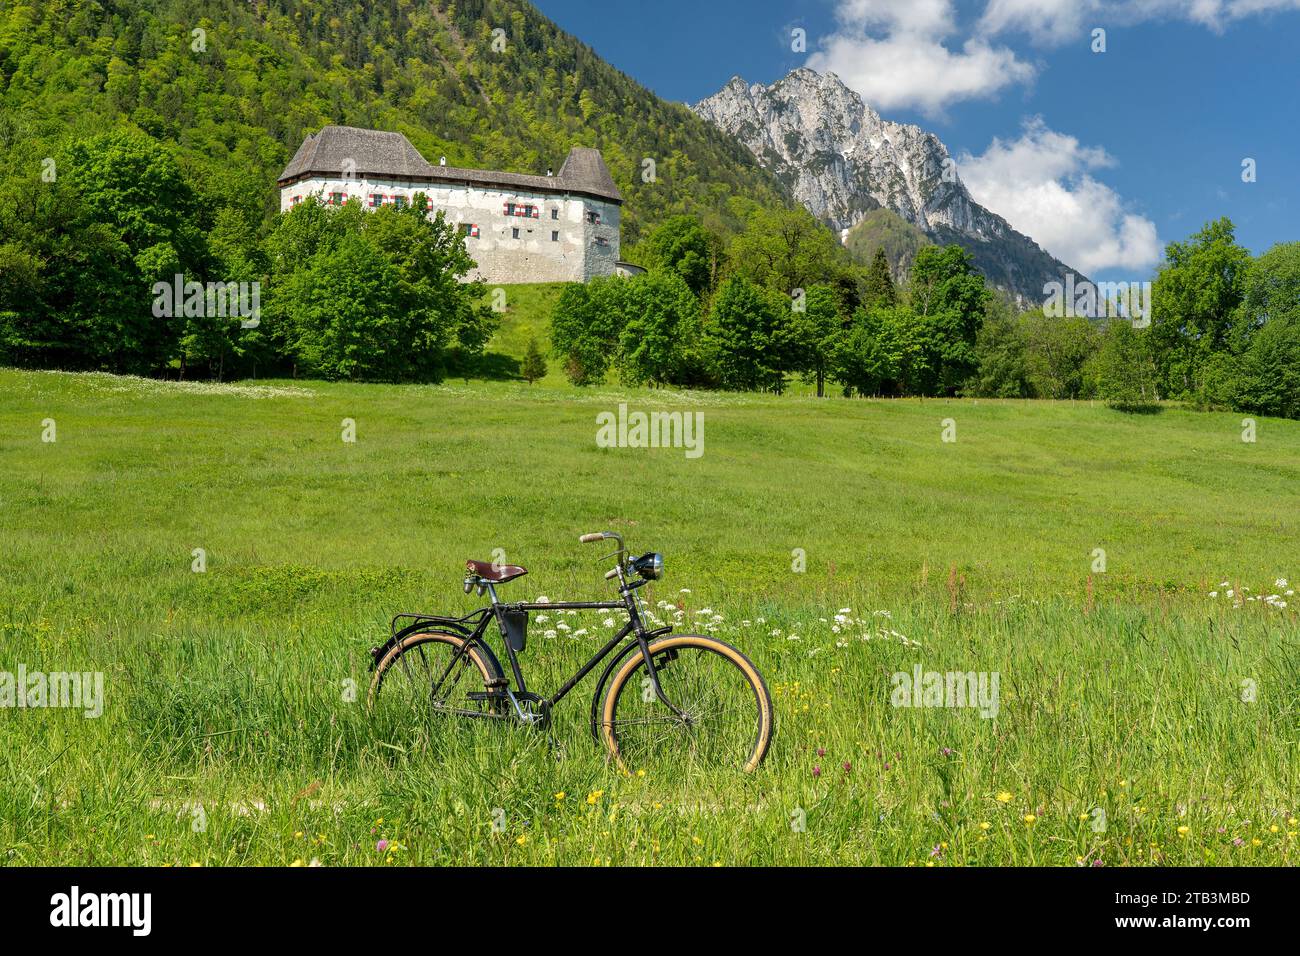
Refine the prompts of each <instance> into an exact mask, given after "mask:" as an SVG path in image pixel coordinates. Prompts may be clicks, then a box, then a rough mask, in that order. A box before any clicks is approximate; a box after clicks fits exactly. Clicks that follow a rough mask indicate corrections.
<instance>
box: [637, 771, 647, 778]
mask: <svg viewBox="0 0 1300 956" xmlns="http://www.w3.org/2000/svg"><path fill="white" fill-rule="evenodd" d="M636 775H637V776H638V777H644V776H645V771H644V770H638V771H637V772H636Z"/></svg>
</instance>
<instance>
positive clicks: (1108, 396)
mask: <svg viewBox="0 0 1300 956" xmlns="http://www.w3.org/2000/svg"><path fill="white" fill-rule="evenodd" d="M1149 339H1150V332H1149V330H1147V329H1137V328H1134V327H1133V323H1132V322H1131V321H1129V320H1128V319H1122V318H1120V319H1112V320H1111V321H1110V322H1108V323H1107V324H1106V328H1105V331H1104V332H1103V333H1102V336H1101V347H1100V348H1099V349H1098V351H1097V354H1096V355H1095V356H1093V357H1092V359H1091V360H1090V367H1089V372H1090V374H1091V375H1092V376H1093V377H1094V378H1095V379H1096V383H1097V394H1098V395H1099V396H1100V397H1101V398H1104V399H1105V400H1106V403H1107V404H1108V405H1110V407H1111V408H1115V409H1118V410H1120V411H1125V412H1132V411H1143V410H1146V409H1150V408H1154V407H1156V402H1157V400H1158V398H1159V395H1158V394H1157V392H1156V369H1155V363H1154V362H1153V361H1152V356H1151V349H1150V341H1149Z"/></svg>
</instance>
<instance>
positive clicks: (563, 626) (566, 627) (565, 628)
mask: <svg viewBox="0 0 1300 956" xmlns="http://www.w3.org/2000/svg"><path fill="white" fill-rule="evenodd" d="M555 626H556V627H558V628H559V629H560V630H561V631H568V630H572V628H570V627H569V625H567V624H565V623H564V622H563V621H560V622H559V623H558V624H556V625H555Z"/></svg>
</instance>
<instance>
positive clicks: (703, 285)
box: [644, 216, 723, 296]
mask: <svg viewBox="0 0 1300 956" xmlns="http://www.w3.org/2000/svg"><path fill="white" fill-rule="evenodd" d="M644 251H645V254H646V256H647V258H648V259H649V261H650V265H652V266H658V267H660V268H663V269H668V270H669V271H671V272H675V273H676V274H677V275H679V276H681V277H682V278H683V279H684V280H686V284H687V285H688V286H690V289H691V291H692V292H693V293H695V294H696V295H697V296H704V295H707V293H708V292H709V291H710V290H711V289H712V288H713V286H714V283H715V282H716V281H717V277H718V273H719V271H720V269H721V266H722V262H723V243H722V239H721V237H719V236H718V235H717V234H716V233H713V232H710V231H709V230H708V229H706V228H704V225H703V224H702V223H701V222H700V220H699V219H697V218H696V217H695V216H670V217H669V218H668V219H665V220H664V221H663V222H662V223H661V224H660V225H659V226H658V227H657V228H656V229H655V230H654V231H653V232H651V233H650V236H649V237H648V238H647V239H646V241H645V243H644Z"/></svg>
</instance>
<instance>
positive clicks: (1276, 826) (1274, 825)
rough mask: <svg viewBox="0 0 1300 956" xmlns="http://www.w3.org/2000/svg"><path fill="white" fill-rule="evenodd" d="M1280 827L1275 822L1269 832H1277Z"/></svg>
mask: <svg viewBox="0 0 1300 956" xmlns="http://www.w3.org/2000/svg"><path fill="white" fill-rule="evenodd" d="M1278 829H1279V828H1278V825H1277V824H1276V823H1275V824H1273V825H1272V826H1271V827H1269V828H1268V832H1269V833H1276V832H1277V831H1278Z"/></svg>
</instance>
